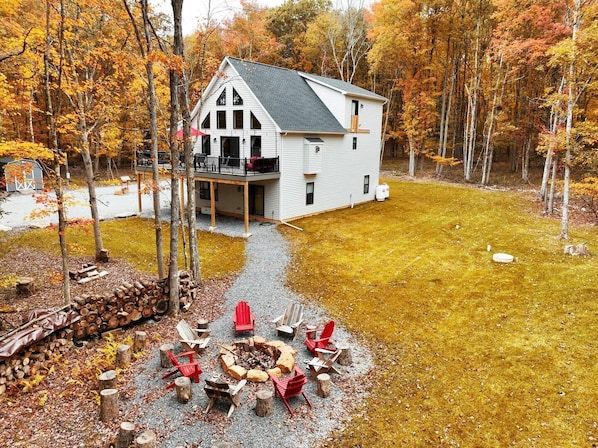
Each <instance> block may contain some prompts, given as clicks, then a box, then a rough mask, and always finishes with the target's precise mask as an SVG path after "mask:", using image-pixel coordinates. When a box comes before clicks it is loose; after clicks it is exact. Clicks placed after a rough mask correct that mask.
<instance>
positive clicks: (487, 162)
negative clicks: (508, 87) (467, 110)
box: [481, 54, 508, 185]
mask: <svg viewBox="0 0 598 448" xmlns="http://www.w3.org/2000/svg"><path fill="white" fill-rule="evenodd" d="M502 63H503V57H502V54H501V55H500V63H499V65H498V75H497V77H496V86H495V88H494V95H493V97H492V107H491V108H490V116H489V118H488V130H487V134H486V143H485V144H484V158H483V162H482V181H481V184H482V185H488V182H489V181H490V171H491V169H492V159H493V157H494V144H493V142H492V133H493V132H494V120H495V119H494V116H495V113H496V107H497V106H498V103H499V102H501V101H502V95H503V92H504V87H505V84H506V83H507V76H508V75H507V74H508V70H507V72H506V73H505V79H504V81H503V83H502V90H501V92H500V96H499V92H498V89H499V86H500V81H501V74H500V72H501V70H502Z"/></svg>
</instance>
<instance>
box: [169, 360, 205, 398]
mask: <svg viewBox="0 0 598 448" xmlns="http://www.w3.org/2000/svg"><path fill="white" fill-rule="evenodd" d="M166 354H167V355H168V357H169V358H170V361H171V362H172V365H173V366H174V367H175V369H174V370H173V371H171V372H168V373H167V374H166V375H164V376H163V377H162V379H165V378H168V377H169V376H172V375H174V374H175V373H177V372H180V373H181V375H184V376H186V377H187V378H190V379H191V380H192V381H195V382H196V383H199V375H200V374H201V373H202V372H203V370H201V367H200V366H199V362H198V361H195V360H194V359H193V355H195V352H185V353H181V354H180V355H174V354H172V353H171V352H166ZM184 357H187V358H189V362H188V363H186V364H181V363H180V362H179V358H184ZM173 387H174V381H173V382H172V383H170V384H169V385H168V386H166V389H172V388H173Z"/></svg>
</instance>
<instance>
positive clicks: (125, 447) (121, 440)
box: [116, 422, 135, 448]
mask: <svg viewBox="0 0 598 448" xmlns="http://www.w3.org/2000/svg"><path fill="white" fill-rule="evenodd" d="M134 438H135V424H134V423H131V422H122V423H121V424H120V428H119V430H118V439H117V440H116V448H129V446H131V444H132V443H133V439H134Z"/></svg>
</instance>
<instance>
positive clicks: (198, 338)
mask: <svg viewBox="0 0 598 448" xmlns="http://www.w3.org/2000/svg"><path fill="white" fill-rule="evenodd" d="M176 329H177V331H178V332H179V336H180V337H181V339H179V342H180V343H181V344H182V345H183V347H184V349H185V351H194V352H195V353H199V352H200V351H201V350H203V349H205V348H206V347H207V346H208V342H210V338H209V335H210V330H200V329H197V328H191V325H189V324H188V323H187V321H185V320H184V319H182V320H181V321H180V322H179V323H178V324H177V326H176Z"/></svg>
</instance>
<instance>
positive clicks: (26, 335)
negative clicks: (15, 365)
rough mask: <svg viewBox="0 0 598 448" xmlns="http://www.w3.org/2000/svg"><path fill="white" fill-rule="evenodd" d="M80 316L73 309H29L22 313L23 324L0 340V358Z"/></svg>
mask: <svg viewBox="0 0 598 448" xmlns="http://www.w3.org/2000/svg"><path fill="white" fill-rule="evenodd" d="M79 318H80V316H79V314H78V313H76V312H75V311H73V310H68V311H59V312H56V311H53V310H31V311H28V312H27V313H25V314H24V315H23V319H22V322H24V324H23V326H22V327H21V328H20V329H18V330H17V331H15V332H14V333H13V334H11V335H10V336H8V337H7V338H6V339H3V340H2V341H0V360H2V359H7V358H10V357H11V356H13V355H14V354H16V353H19V352H20V351H21V350H23V349H24V348H26V347H29V346H30V345H31V344H33V343H35V342H38V341H41V340H42V339H44V338H45V337H46V336H49V335H51V334H52V333H54V332H55V331H56V330H60V329H61V328H64V327H68V326H69V325H71V324H72V323H73V322H76V321H77V320H79Z"/></svg>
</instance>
